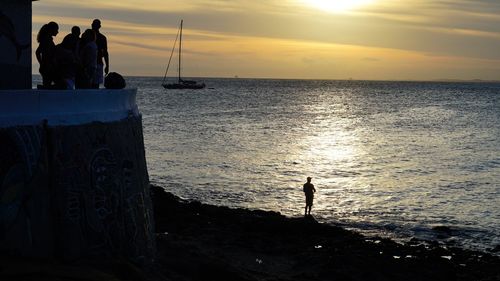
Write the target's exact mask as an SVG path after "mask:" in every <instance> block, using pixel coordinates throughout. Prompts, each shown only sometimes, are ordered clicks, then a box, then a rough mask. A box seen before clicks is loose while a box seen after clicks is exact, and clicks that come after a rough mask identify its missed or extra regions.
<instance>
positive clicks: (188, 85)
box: [161, 20, 205, 89]
mask: <svg viewBox="0 0 500 281" xmlns="http://www.w3.org/2000/svg"><path fill="white" fill-rule="evenodd" d="M183 22H184V21H183V20H181V26H180V28H179V31H178V32H177V37H175V42H174V46H173V48H172V52H171V53H170V58H169V60H168V64H167V70H166V71H165V76H164V77H163V82H162V84H161V85H162V86H163V88H165V89H203V88H205V83H198V82H196V81H193V80H184V79H182V77H181V61H182V59H181V58H182V56H181V55H182V24H183ZM177 38H179V67H178V69H177V73H178V79H177V83H165V80H166V79H167V73H168V69H169V67H170V62H171V60H172V55H173V54H174V50H175V47H176V45H177Z"/></svg>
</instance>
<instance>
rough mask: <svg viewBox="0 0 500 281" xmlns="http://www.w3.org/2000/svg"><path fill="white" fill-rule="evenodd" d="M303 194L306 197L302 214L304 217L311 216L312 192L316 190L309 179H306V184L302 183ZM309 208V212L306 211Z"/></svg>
mask: <svg viewBox="0 0 500 281" xmlns="http://www.w3.org/2000/svg"><path fill="white" fill-rule="evenodd" d="M303 191H304V194H305V195H306V208H305V212H304V216H307V215H311V208H312V205H313V200H314V192H316V189H315V188H314V184H312V183H311V177H307V182H306V183H304V188H303ZM308 208H309V212H308V210H307V209H308Z"/></svg>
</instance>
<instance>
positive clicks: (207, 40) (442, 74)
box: [33, 0, 500, 80]
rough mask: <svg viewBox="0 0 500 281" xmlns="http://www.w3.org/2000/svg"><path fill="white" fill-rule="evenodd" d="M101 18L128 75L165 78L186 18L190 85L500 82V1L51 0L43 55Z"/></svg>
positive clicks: (44, 16) (37, 17)
mask: <svg viewBox="0 0 500 281" xmlns="http://www.w3.org/2000/svg"><path fill="white" fill-rule="evenodd" d="M94 18H99V19H101V21H102V29H101V31H102V33H103V34H105V35H106V36H107V37H108V44H109V52H110V61H111V62H110V64H111V71H116V72H119V73H121V74H123V75H140V76H163V73H164V71H165V67H166V64H167V62H168V58H169V55H170V51H171V48H172V45H173V43H174V40H175V36H176V34H177V28H178V25H179V22H180V20H181V19H184V40H183V45H184V49H183V51H184V52H183V73H184V74H185V76H191V77H234V76H236V75H237V76H239V77H249V78H305V79H348V78H353V79H369V80H436V79H484V80H500V1H498V0H404V1H401V0H331V1H326V0H185V1H178V0H142V1H132V0H120V1H113V0H108V1H106V0H81V1H80V0H72V1H67V0H41V1H38V2H33V37H34V38H33V42H34V47H35V48H36V40H35V36H36V33H37V32H38V29H39V28H40V26H41V25H42V24H44V23H47V22H49V21H56V22H57V23H59V26H60V29H59V35H58V36H57V37H56V39H55V41H56V43H59V42H60V41H61V40H62V38H63V37H64V36H65V35H66V34H67V33H69V31H70V29H71V26H73V25H78V26H80V27H81V28H82V32H83V30H85V29H86V28H89V27H90V23H91V21H92V19H94ZM33 62H34V64H33V69H34V72H36V70H37V69H38V64H37V63H36V60H33ZM169 74H171V75H175V73H169Z"/></svg>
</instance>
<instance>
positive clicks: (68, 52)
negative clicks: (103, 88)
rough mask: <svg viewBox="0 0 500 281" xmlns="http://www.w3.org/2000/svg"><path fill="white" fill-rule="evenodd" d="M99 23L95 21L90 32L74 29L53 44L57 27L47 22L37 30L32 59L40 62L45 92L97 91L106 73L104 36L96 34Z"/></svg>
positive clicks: (107, 63) (106, 54)
mask: <svg viewBox="0 0 500 281" xmlns="http://www.w3.org/2000/svg"><path fill="white" fill-rule="evenodd" d="M100 28H101V21H100V20H98V19H95V20H94V21H93V22H92V29H87V30H85V31H84V32H83V34H81V37H80V28H79V27H78V26H73V28H72V29H71V33H70V34H68V35H66V36H65V37H64V39H63V41H62V42H61V43H60V44H58V45H55V44H54V38H53V37H54V36H56V35H57V34H58V33H59V26H58V24H57V23H55V22H49V23H47V24H45V25H43V26H42V27H41V28H40V31H39V32H38V35H37V41H38V43H39V46H38V48H37V49H36V52H35V54H36V58H37V60H38V62H39V63H40V74H41V75H42V80H43V85H42V88H45V89H61V90H71V89H75V88H76V89H98V88H99V85H100V84H102V83H103V81H104V74H103V72H104V73H105V74H108V72H109V55H108V43H107V39H106V36H104V35H103V34H101V33H100V32H99V29H100Z"/></svg>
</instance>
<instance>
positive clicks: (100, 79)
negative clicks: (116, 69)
mask: <svg viewBox="0 0 500 281" xmlns="http://www.w3.org/2000/svg"><path fill="white" fill-rule="evenodd" d="M100 28H101V21H100V20H98V19H95V20H94V21H93V22H92V30H93V31H94V32H95V34H96V42H95V43H96V44H97V73H96V78H95V79H94V80H93V81H94V84H93V85H92V88H96V89H98V88H99V84H102V83H104V75H103V73H102V72H103V69H104V73H105V74H108V72H109V55H108V40H107V39H106V36H104V35H102V34H101V33H100V32H99V29H100ZM103 59H104V63H105V64H106V65H104V63H103Z"/></svg>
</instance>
